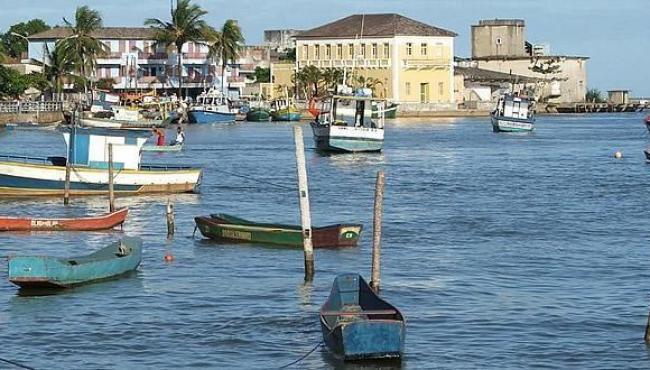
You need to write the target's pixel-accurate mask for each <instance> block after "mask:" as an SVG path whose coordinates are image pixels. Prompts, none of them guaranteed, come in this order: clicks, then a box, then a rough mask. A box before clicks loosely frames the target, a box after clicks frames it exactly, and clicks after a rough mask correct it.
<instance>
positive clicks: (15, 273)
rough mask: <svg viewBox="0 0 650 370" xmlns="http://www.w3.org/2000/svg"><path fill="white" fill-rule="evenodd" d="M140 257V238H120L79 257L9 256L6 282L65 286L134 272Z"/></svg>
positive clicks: (29, 286)
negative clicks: (7, 279) (7, 280)
mask: <svg viewBox="0 0 650 370" xmlns="http://www.w3.org/2000/svg"><path fill="white" fill-rule="evenodd" d="M141 260H142V240H141V239H140V238H133V237H124V238H122V240H120V241H117V242H114V243H112V244H110V245H108V246H107V247H105V248H103V249H100V250H99V251H97V252H95V253H92V254H89V255H87V256H82V257H70V258H56V257H48V256H16V257H9V268H8V270H9V273H8V275H9V281H10V282H12V283H13V284H16V285H18V286H19V287H20V288H21V289H41V288H69V287H73V286H77V285H82V284H88V283H92V282H97V281H101V280H107V279H112V278H116V277H118V276H120V275H123V274H126V273H128V272H131V271H134V270H135V269H137V268H138V266H139V265H140V261H141Z"/></svg>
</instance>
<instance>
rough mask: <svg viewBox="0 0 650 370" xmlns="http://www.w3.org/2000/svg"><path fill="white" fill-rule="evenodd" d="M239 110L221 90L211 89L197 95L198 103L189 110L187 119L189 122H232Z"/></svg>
mask: <svg viewBox="0 0 650 370" xmlns="http://www.w3.org/2000/svg"><path fill="white" fill-rule="evenodd" d="M237 112H238V110H237V109H234V108H232V107H230V104H229V103H228V101H227V99H226V98H225V97H224V96H223V94H222V93H221V92H219V91H218V90H215V89H210V90H209V91H207V92H204V93H202V94H201V95H199V96H198V97H197V100H196V105H194V106H192V107H191V108H190V109H189V110H188V112H187V120H188V122H189V123H231V122H235V120H236V118H237Z"/></svg>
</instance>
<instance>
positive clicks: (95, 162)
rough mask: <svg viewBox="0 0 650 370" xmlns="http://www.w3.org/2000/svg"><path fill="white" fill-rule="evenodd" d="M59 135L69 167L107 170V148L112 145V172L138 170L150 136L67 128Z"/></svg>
mask: <svg viewBox="0 0 650 370" xmlns="http://www.w3.org/2000/svg"><path fill="white" fill-rule="evenodd" d="M61 131H62V132H63V138H64V140H65V144H66V148H67V153H68V157H69V158H70V161H71V164H73V165H74V166H86V167H90V168H100V169H106V168H108V144H113V167H114V168H115V169H118V170H119V169H130V170H137V169H139V167H140V159H141V157H140V150H141V149H142V146H143V145H144V143H145V142H146V141H147V139H148V138H149V136H151V132H150V131H149V130H113V129H106V128H86V127H66V128H63V129H62V130H61ZM71 137H72V140H71V139H70V138H71Z"/></svg>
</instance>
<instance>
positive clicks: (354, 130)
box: [310, 95, 385, 152]
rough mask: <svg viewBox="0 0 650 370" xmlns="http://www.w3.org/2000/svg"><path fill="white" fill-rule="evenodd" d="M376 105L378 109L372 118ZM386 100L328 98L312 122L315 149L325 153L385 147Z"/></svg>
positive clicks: (363, 97)
mask: <svg viewBox="0 0 650 370" xmlns="http://www.w3.org/2000/svg"><path fill="white" fill-rule="evenodd" d="M373 103H375V106H376V107H378V108H379V109H378V110H377V111H375V112H374V113H375V114H376V115H377V118H372V116H373V111H372V107H373ZM384 103H385V101H384V100H383V99H373V98H371V97H369V96H342V95H335V96H332V97H331V98H329V99H327V100H326V101H325V102H324V104H323V109H322V110H320V111H317V110H316V111H315V110H314V107H313V106H312V107H310V112H312V114H314V113H316V114H315V115H316V116H317V118H316V120H315V121H313V122H311V127H312V130H313V133H314V141H315V144H316V148H317V149H318V150H321V151H325V152H378V151H381V150H382V148H383V145H384V109H383V107H384Z"/></svg>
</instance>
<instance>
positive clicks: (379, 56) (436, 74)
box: [273, 14, 456, 109]
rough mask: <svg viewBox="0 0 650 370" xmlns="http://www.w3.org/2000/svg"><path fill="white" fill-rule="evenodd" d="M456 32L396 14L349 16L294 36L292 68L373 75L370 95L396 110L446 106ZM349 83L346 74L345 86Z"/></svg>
mask: <svg viewBox="0 0 650 370" xmlns="http://www.w3.org/2000/svg"><path fill="white" fill-rule="evenodd" d="M455 36H456V34H455V33H454V32H452V31H448V30H445V29H442V28H438V27H434V26H430V25H428V24H425V23H422V22H418V21H416V20H413V19H410V18H406V17H404V16H401V15H399V14H365V15H361V14H357V15H351V16H349V17H346V18H342V19H339V20H337V21H334V22H332V23H328V24H325V25H323V26H320V27H316V28H314V29H311V30H309V31H305V32H304V33H302V34H300V35H299V36H297V38H296V59H297V60H296V68H299V69H301V68H304V67H305V66H309V65H313V66H316V67H318V68H341V69H344V70H345V71H346V74H347V76H349V77H350V76H364V77H366V78H368V77H370V78H373V79H376V80H378V81H379V82H380V84H379V85H378V86H377V87H376V88H375V92H374V93H375V96H378V97H384V98H388V99H391V100H393V101H395V102H399V103H400V104H401V108H400V109H409V104H413V105H414V106H417V109H438V108H439V109H449V108H450V107H451V106H452V105H453V102H454V66H453V55H454V37H455ZM282 70H284V71H285V72H284V73H293V71H292V70H288V69H286V68H282ZM273 76H274V79H275V81H280V80H281V81H288V80H290V77H289V76H281V75H279V73H276V70H274V73H273ZM352 82H353V81H352V78H349V79H348V81H347V84H348V85H353V83H352ZM423 104H424V105H427V106H426V107H425V106H423ZM429 105H430V106H429ZM436 105H437V107H436ZM440 106H444V107H443V108H440ZM414 109H415V108H414Z"/></svg>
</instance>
